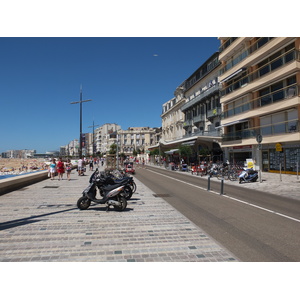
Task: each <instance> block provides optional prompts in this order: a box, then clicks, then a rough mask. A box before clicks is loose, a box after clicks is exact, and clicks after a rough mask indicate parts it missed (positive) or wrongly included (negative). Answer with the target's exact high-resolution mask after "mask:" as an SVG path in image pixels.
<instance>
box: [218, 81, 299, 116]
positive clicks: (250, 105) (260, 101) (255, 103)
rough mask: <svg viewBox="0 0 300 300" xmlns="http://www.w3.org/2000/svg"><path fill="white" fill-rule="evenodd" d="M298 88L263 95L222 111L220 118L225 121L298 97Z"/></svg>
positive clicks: (292, 87) (288, 87)
mask: <svg viewBox="0 0 300 300" xmlns="http://www.w3.org/2000/svg"><path fill="white" fill-rule="evenodd" d="M299 91H300V89H299V86H298V85H297V84H292V85H289V86H287V87H284V88H282V89H279V90H276V91H274V92H272V93H268V94H265V95H263V96H260V97H258V98H255V99H252V100H250V101H248V102H246V103H243V104H241V105H238V106H236V107H234V108H232V109H228V110H226V111H223V115H222V118H223V119H226V118H229V117H232V116H234V115H238V114H241V113H243V112H246V111H249V110H253V109H258V108H260V107H262V106H265V105H269V104H273V103H275V102H278V101H282V100H286V99H290V98H293V97H295V96H299Z"/></svg>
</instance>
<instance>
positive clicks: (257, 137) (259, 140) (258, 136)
mask: <svg viewBox="0 0 300 300" xmlns="http://www.w3.org/2000/svg"><path fill="white" fill-rule="evenodd" d="M256 141H257V142H258V143H259V144H260V143H261V142H262V135H261V134H258V135H257V136H256Z"/></svg>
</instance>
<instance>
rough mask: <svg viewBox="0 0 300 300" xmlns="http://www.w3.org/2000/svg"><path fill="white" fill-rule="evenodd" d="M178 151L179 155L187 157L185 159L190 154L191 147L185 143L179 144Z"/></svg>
mask: <svg viewBox="0 0 300 300" xmlns="http://www.w3.org/2000/svg"><path fill="white" fill-rule="evenodd" d="M179 152H180V156H181V157H187V159H189V157H190V156H191V155H192V149H191V147H190V146H187V145H180V146H179Z"/></svg>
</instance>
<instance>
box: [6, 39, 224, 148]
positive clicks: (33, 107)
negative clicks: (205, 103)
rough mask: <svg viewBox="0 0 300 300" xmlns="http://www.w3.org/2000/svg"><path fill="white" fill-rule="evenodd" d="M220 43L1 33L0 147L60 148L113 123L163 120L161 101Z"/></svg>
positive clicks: (156, 123)
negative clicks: (81, 110)
mask: <svg viewBox="0 0 300 300" xmlns="http://www.w3.org/2000/svg"><path fill="white" fill-rule="evenodd" d="M219 45H220V42H219V40H218V39H217V38H216V37H212V38H210V37H182V38H180V37H124V38H122V37H25V38H22V37H2V38H0V65H1V68H0V83H1V91H0V102H1V124H2V125H1V145H0V151H1V152H4V151H6V150H10V149H35V150H37V152H38V153H43V152H45V151H50V150H56V149H59V147H60V146H63V145H66V144H68V143H69V142H70V141H71V140H73V139H75V138H77V139H78V138H79V116H80V113H79V104H76V105H71V104H70V102H73V101H79V99H80V86H81V85H82V91H83V100H85V99H92V100H93V101H91V102H86V103H83V105H82V107H83V114H82V117H83V122H82V131H83V133H84V132H92V128H89V126H92V125H93V122H94V124H95V125H100V126H101V125H103V124H105V123H117V124H118V125H120V126H121V128H122V129H127V128H128V127H131V126H133V127H135V126H149V127H160V126H161V118H160V115H161V111H162V104H163V103H165V102H166V101H168V100H170V99H171V98H172V97H173V96H174V91H175V89H176V87H177V86H179V85H180V84H181V83H182V82H183V81H184V80H185V79H187V77H189V76H190V75H191V74H192V73H193V72H194V71H195V70H196V69H197V68H198V67H200V66H201V64H202V63H203V62H204V61H206V60H207V59H208V58H209V57H210V56H211V55H212V54H213V53H214V52H216V51H218V47H219Z"/></svg>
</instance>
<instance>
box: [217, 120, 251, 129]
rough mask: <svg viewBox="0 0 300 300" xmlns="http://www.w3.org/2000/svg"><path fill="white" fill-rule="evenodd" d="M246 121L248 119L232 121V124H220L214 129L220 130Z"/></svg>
mask: <svg viewBox="0 0 300 300" xmlns="http://www.w3.org/2000/svg"><path fill="white" fill-rule="evenodd" d="M247 121H248V119H242V120H236V121H232V122H229V123H226V124H222V125H220V126H218V127H215V128H216V129H218V128H222V127H226V126H230V125H234V124H238V123H243V122H247Z"/></svg>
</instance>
